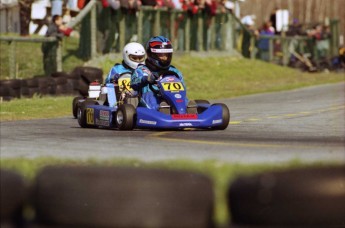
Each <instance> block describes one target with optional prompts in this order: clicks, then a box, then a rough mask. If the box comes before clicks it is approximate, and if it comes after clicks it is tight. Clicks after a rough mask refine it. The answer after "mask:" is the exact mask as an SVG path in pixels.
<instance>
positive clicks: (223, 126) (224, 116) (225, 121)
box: [213, 103, 230, 130]
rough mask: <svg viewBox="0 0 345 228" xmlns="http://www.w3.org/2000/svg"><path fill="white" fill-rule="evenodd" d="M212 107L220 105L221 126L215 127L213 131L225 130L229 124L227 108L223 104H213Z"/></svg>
mask: <svg viewBox="0 0 345 228" xmlns="http://www.w3.org/2000/svg"><path fill="white" fill-rule="evenodd" d="M213 105H220V106H222V124H221V125H219V126H216V127H213V129H215V130H225V129H226V128H227V127H228V126H229V122H230V111H229V108H228V106H226V105H225V104H223V103H215V104H213Z"/></svg>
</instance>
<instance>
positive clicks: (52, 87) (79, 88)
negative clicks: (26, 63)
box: [0, 67, 103, 101]
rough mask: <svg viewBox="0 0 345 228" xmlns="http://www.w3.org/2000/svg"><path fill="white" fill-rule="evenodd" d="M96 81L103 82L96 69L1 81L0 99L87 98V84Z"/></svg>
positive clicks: (79, 68) (86, 68) (79, 69)
mask: <svg viewBox="0 0 345 228" xmlns="http://www.w3.org/2000/svg"><path fill="white" fill-rule="evenodd" d="M96 80H97V81H99V82H102V81H103V71H102V70H101V69H99V68H96V67H76V68H75V69H74V70H73V71H71V72H70V73H67V72H55V73H53V74H52V75H51V76H44V75H36V76H33V77H32V78H29V79H23V80H20V79H11V80H1V81H0V97H1V98H2V100H5V101H9V100H11V99H13V98H22V97H26V98H30V97H32V96H34V95H35V94H36V95H40V96H47V95H53V96H55V95H81V96H87V94H88V86H89V84H90V83H91V82H93V81H96Z"/></svg>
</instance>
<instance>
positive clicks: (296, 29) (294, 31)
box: [286, 18, 306, 36]
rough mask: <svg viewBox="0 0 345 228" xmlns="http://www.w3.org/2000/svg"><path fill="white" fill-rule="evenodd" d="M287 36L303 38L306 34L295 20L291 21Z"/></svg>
mask: <svg viewBox="0 0 345 228" xmlns="http://www.w3.org/2000/svg"><path fill="white" fill-rule="evenodd" d="M286 35H287V36H304V35H306V32H305V31H303V29H302V24H300V23H299V21H298V19H297V18H294V19H293V22H292V24H291V25H290V26H289V29H288V31H287V32H286Z"/></svg>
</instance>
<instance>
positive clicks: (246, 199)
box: [228, 166, 345, 227]
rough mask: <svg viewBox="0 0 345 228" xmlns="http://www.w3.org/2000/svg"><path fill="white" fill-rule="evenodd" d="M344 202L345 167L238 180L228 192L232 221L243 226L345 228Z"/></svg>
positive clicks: (277, 173) (302, 170)
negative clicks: (344, 227)
mask: <svg viewBox="0 0 345 228" xmlns="http://www.w3.org/2000/svg"><path fill="white" fill-rule="evenodd" d="M344 202H345V166H338V167H337V166H335V167H318V168H315V167H313V168H300V169H292V170H286V171H275V172H266V173H262V174H259V175H255V176H247V177H239V178H237V179H236V180H235V181H234V182H233V183H231V185H230V188H229V191H228V205H229V208H230V211H231V218H232V221H233V223H234V224H237V225H243V226H244V227H251V226H252V225H255V226H258V227H259V226H260V227H343V226H344V225H345V216H344V214H345V203H344Z"/></svg>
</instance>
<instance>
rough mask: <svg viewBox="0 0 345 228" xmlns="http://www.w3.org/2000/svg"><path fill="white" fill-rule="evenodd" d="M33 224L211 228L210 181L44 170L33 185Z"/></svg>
mask: <svg viewBox="0 0 345 228" xmlns="http://www.w3.org/2000/svg"><path fill="white" fill-rule="evenodd" d="M33 202H34V205H35V209H36V215H37V216H36V218H37V223H39V224H47V225H48V224H49V225H51V226H53V227H123V228H124V227H128V228H131V227H153V228H155V227H186V228H188V227H191V228H194V227H199V228H203V227H205V228H206V227H212V225H213V221H212V217H213V205H214V193H213V186H212V182H211V180H210V179H209V178H208V177H207V176H205V175H202V174H199V173H194V172H188V171H173V170H160V169H147V168H146V169H145V168H129V167H99V166H98V167H96V166H93V167H90V166H88V167H86V166H84V167H82V166H79V167H78V166H50V167H46V168H44V169H43V170H42V171H41V172H40V173H39V174H38V175H37V178H36V180H35V184H34V190H33Z"/></svg>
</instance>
